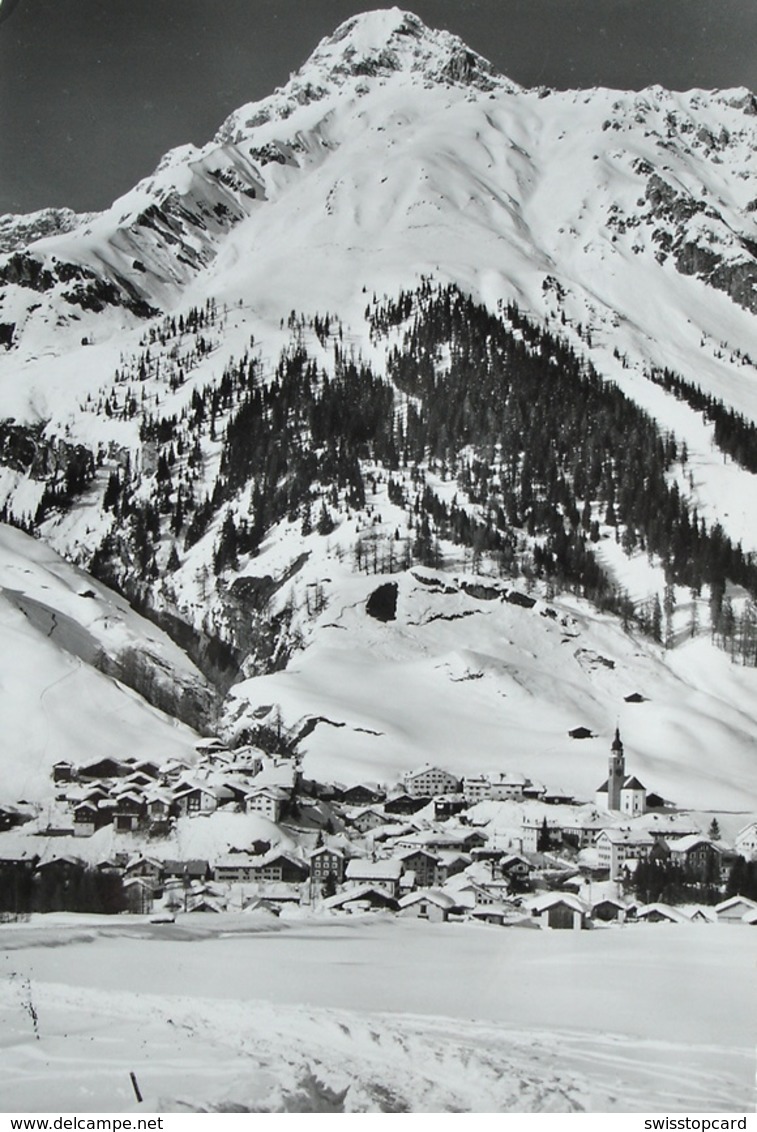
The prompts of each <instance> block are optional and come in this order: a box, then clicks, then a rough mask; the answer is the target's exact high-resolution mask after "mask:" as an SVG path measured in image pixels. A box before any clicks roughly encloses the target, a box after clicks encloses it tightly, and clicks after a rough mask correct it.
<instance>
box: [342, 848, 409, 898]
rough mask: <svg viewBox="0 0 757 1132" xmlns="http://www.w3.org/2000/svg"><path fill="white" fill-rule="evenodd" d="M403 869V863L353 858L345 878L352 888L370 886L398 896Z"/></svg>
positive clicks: (348, 864)
mask: <svg viewBox="0 0 757 1132" xmlns="http://www.w3.org/2000/svg"><path fill="white" fill-rule="evenodd" d="M403 868H404V866H403V864H402V861H396V860H391V859H389V860H385V861H366V860H364V859H361V858H357V857H353V858H352V860H351V861H349V862H348V863H347V870H346V873H345V877H346V880H347V883H348V884H349V885H351V886H362V885H366V884H369V885H370V886H371V887H372V888H380V889H381V890H382V892H388V893H389V895H390V896H396V895H397V892H398V890H399V883H400V877H401V876H402V870H403Z"/></svg>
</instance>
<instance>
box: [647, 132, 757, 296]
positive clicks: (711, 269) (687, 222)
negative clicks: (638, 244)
mask: <svg viewBox="0 0 757 1132" xmlns="http://www.w3.org/2000/svg"><path fill="white" fill-rule="evenodd" d="M704 140H705V141H706V140H707V139H704ZM713 144H714V139H713ZM646 200H647V202H648V204H649V211H648V212H647V214H646V216H645V217H644V219H645V220H646V221H647V222H648V223H651V224H655V225H656V228H655V230H654V232H653V235H652V238H653V240H655V242H656V243H657V244H658V245H659V248H660V251H659V252H658V253H657V255H658V258H659V259H660V260H661V261H664V260H665V259H666V258H667V256H668V255H669V254H671V255H672V256H673V262H674V263H675V265H676V269H677V270H678V271H680V273H681V274H682V275H696V276H698V277H699V278H700V279H702V280H703V281H704V282H706V283H708V284H709V285H710V286H711V287H715V288H716V289H717V290H718V291H724V292H725V293H726V294H727V295H728V296H729V297H730V298H731V299H733V301H734V302H735V303H738V304H739V306H742V307H745V308H746V309H747V310H749V311H752V312H753V313H757V256H756V255H755V253H756V252H757V245H756V244H755V243H754V241H753V240H751V239H749V237H747V236H745V235H744V234H743V233H738V232H734V231H733V230H732V229H731V228H730V227H729V226H728V225H727V224H726V222H725V220H724V219H723V217H722V215H721V214H720V213H719V212H718V210H717V209H715V208H713V207H712V206H711V205H709V206H708V205H707V204H706V202H705V201H703V200H697V199H695V198H694V197H692V196H690V195H688V194H685V193H682V192H677V191H676V190H675V189H674V188H673V187H672V185H669V184H668V183H667V182H666V181H664V180H663V178H662V177H660V176H659V175H658V174H656V173H655V174H653V175H652V176H651V177H650V178H649V180H648V182H647V188H646ZM699 217H701V218H703V219H706V220H707V221H709V222H710V225H709V229H708V232H707V234H706V236H705V234H703V233H702V232H701V231H700V230H699V229H698V227H697V226H695V225H693V224H692V222H693V221H695V220H696V218H699ZM705 238H707V239H708V244H707V245H705V244H704V242H703V241H704V239H705ZM718 249H720V250H718Z"/></svg>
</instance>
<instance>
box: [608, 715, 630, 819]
mask: <svg viewBox="0 0 757 1132" xmlns="http://www.w3.org/2000/svg"><path fill="white" fill-rule="evenodd" d="M625 780H626V757H625V755H624V754H623V744H622V743H621V741H620V730H619V729H618V728H617V727H616V728H615V738H614V739H613V741H612V747H611V748H610V761H609V771H608V776H607V808H608V810H619V809H620V791H621V790H622V788H623V783H624V782H625Z"/></svg>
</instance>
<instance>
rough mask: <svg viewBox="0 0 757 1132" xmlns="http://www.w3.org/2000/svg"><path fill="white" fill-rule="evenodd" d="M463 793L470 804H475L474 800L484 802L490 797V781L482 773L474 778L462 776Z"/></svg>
mask: <svg viewBox="0 0 757 1132" xmlns="http://www.w3.org/2000/svg"><path fill="white" fill-rule="evenodd" d="M463 795H464V797H465V801H466V802H468V804H469V805H471V806H475V804H476V802H485V801H487V799H489V798H491V782H490V781H489V779H488V778H487V777H486V776H485V775H483V774H481V775H478V776H477V777H476V778H464V779H463Z"/></svg>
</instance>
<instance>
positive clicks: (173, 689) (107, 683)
mask: <svg viewBox="0 0 757 1132" xmlns="http://www.w3.org/2000/svg"><path fill="white" fill-rule="evenodd" d="M0 658H2V659H1V660H0V666H1V667H0V729H1V730H2V734H3V742H2V745H1V747H0V780H1V781H2V787H1V790H2V795H1V796H0V802H14V801H16V800H18V799H20V798H23V797H26V798H28V799H29V800H40V799H41V798H43V797H46V796H47V795H48V794H49V792H50V789H51V787H50V777H49V776H50V769H51V767H52V764H53V763H54V762H57V761H58V760H59V759H68V760H70V761H72V762H74V763H76V764H83V763H86V762H87V761H92V760H94V759H96V758H101V757H104V756H106V755H111V756H115V757H125V756H127V755H130V754H136V755H138V756H139V757H144V758H150V757H154V758H157V759H159V761H160V762H164V761H165V760H166V759H167V758H169V757H170V756H172V755H190V754H193V746H194V742H196V741H197V738H198V737H197V735H196V733H195V732H194V731H193V730H191V729H190V728H189V727H187V726H185V725H183V724H181V723H179V722H178V720H177V719H175V718H170V717H169V716H168V715H166V714H164V712H162V711H160V710H158V709H156V708H155V707H152V706H150V704H149V703H148V702H147V700H146V699H145V698H144V697H143V696H142V695H140V694H139V692H137V691H135V690H133V688H131V687H128V686H127V684H126V683H124V682H122V680H118V679H116V678H114V676H115V674H116V673H119V672H120V673H121V676H122V677H123V681H127V682H129V683H133V684H135V685H137V686H140V687H142V688H143V690H144V691H145V692H146V693H147V694H152V697H153V698H154V699H156V700H157V699H160V698H163V699H165V700H166V701H167V700H168V699H172V700H173V701H174V702H175V704H176V706H177V710H181V702H182V699H185V700H186V701H190V702H194V701H197V703H198V704H200V703H205V704H209V703H210V702H211V696H210V694H209V689H208V687H207V685H206V682H205V680H204V679H203V677H202V676H201V674H200V673H199V672H198V671H197V669H196V668H195V667H194V665H193V664H192V663H191V661H189V660H188V659H187V657H186V656H185V655H184V654H183V653H182V652H181V651H180V650H179V649H178V648H177V647H176V646H175V645H174V644H173V643H172V642H171V641H170V640H169V639H168V637H167V636H166V635H165V634H164V633H162V632H161V631H160V630H159V629H157V628H156V627H155V626H153V625H151V624H150V623H149V622H147V621H145V620H144V618H142V617H140V616H138V615H137V614H136V613H135V612H134V611H133V610H132V609H131V608H130V607H129V605H128V603H127V602H126V601H124V599H123V598H120V597H118V596H117V595H116V594H114V593H113V592H112V591H109V590H108V589H107V587H105V586H103V585H101V584H100V583H97V582H95V581H93V580H92V579H91V578H90V577H89V576H88V575H86V574H84V573H83V572H82V571H80V570H78V569H76V567H73V566H71V565H69V564H68V563H67V562H65V561H64V560H63V559H61V558H60V557H59V556H58V555H57V554H56V553H55V552H54V551H52V550H50V549H49V547H46V546H44V545H43V544H41V543H39V542H37V541H35V540H34V539H31V538H29V536H28V535H24V534H22V533H21V532H20V531H16V530H13V529H12V528H10V527H7V526H0ZM106 671H110V672H111V673H113V675H106V674H105V673H106ZM150 684H151V685H152V691H151V690H150V688H149V687H148V685H150Z"/></svg>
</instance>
